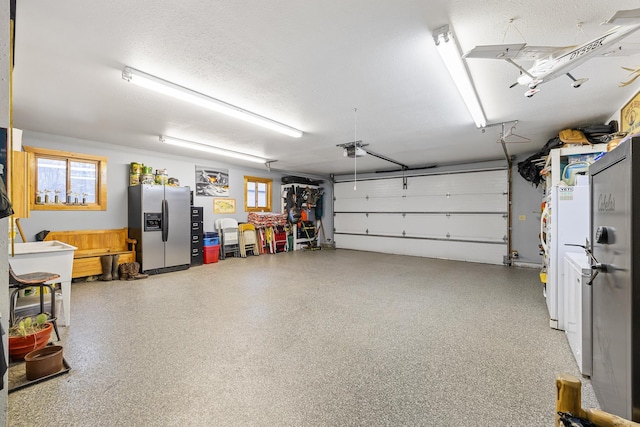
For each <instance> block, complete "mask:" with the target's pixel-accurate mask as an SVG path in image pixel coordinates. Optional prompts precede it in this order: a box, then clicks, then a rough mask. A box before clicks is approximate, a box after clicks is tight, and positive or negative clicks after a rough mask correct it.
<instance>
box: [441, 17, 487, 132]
mask: <svg viewBox="0 0 640 427" xmlns="http://www.w3.org/2000/svg"><path fill="white" fill-rule="evenodd" d="M433 40H434V41H435V43H436V48H437V50H438V53H439V54H440V56H441V57H442V61H444V65H446V67H447V70H449V74H450V75H451V78H452V79H453V83H455V85H456V86H457V88H458V92H460V95H461V96H462V100H463V101H464V103H465V104H466V106H467V109H468V110H469V113H471V117H472V118H473V121H474V122H475V123H476V127H478V128H483V127H485V126H487V119H486V117H485V116H484V111H483V110H482V104H481V103H480V99H478V94H477V93H476V89H475V87H474V86H473V82H472V81H471V76H470V75H469V70H467V66H466V64H465V62H464V60H463V59H462V55H460V49H459V48H458V43H457V42H456V39H455V36H454V34H453V30H451V29H450V28H449V25H443V26H442V27H439V28H436V29H435V30H434V31H433Z"/></svg>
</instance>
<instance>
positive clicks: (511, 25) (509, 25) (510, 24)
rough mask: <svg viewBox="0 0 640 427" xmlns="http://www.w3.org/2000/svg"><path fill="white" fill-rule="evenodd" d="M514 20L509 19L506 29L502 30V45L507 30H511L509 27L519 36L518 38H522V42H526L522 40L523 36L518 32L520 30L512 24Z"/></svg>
mask: <svg viewBox="0 0 640 427" xmlns="http://www.w3.org/2000/svg"><path fill="white" fill-rule="evenodd" d="M515 20H516V18H511V19H509V23H508V24H507V28H506V29H505V30H504V34H503V35H502V43H503V44H504V41H505V40H506V38H507V33H508V32H509V30H510V29H511V27H513V29H514V30H516V32H517V33H518V34H520V38H522V41H523V42H525V43H526V42H527V41H526V40H525V38H524V36H523V35H522V33H521V32H520V30H519V29H518V26H517V25H516V24H514V23H513V22H514V21H515Z"/></svg>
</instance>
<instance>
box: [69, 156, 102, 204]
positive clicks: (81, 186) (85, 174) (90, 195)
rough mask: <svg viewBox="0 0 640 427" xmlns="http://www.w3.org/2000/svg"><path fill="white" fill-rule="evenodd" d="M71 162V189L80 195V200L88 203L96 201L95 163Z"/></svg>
mask: <svg viewBox="0 0 640 427" xmlns="http://www.w3.org/2000/svg"><path fill="white" fill-rule="evenodd" d="M70 163H71V176H70V182H71V191H72V192H73V193H74V195H75V194H77V195H78V200H80V201H83V202H86V203H95V202H96V186H97V182H98V180H97V176H98V174H97V167H96V164H95V163H87V162H73V161H72V162H70Z"/></svg>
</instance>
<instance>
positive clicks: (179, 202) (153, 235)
mask: <svg viewBox="0 0 640 427" xmlns="http://www.w3.org/2000/svg"><path fill="white" fill-rule="evenodd" d="M189 207H190V189H189V187H170V186H165V185H148V184H141V185H135V186H131V187H129V237H131V238H133V239H136V240H137V241H138V243H137V245H136V259H137V261H138V262H139V263H140V270H141V271H142V272H144V273H149V274H156V273H164V272H167V271H176V270H184V269H187V268H189V265H190V264H191V211H190V209H189Z"/></svg>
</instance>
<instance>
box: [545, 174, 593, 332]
mask: <svg viewBox="0 0 640 427" xmlns="http://www.w3.org/2000/svg"><path fill="white" fill-rule="evenodd" d="M583 182H584V181H581V183H583ZM589 197H590V196H589V185H588V184H583V185H575V186H567V185H564V184H562V185H557V186H553V187H551V192H550V194H549V198H548V200H547V206H546V208H545V211H544V212H543V215H542V218H541V221H542V227H541V229H542V232H541V238H542V247H543V250H544V252H545V264H546V268H547V283H546V285H545V297H546V300H547V308H548V309H549V319H550V320H549V326H551V327H552V328H554V329H560V330H564V329H565V315H564V296H565V291H564V257H565V255H566V254H567V253H584V249H582V248H580V247H578V246H567V245H583V246H584V245H585V243H586V241H587V238H588V237H589V217H590V209H591V207H590V205H589Z"/></svg>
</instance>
